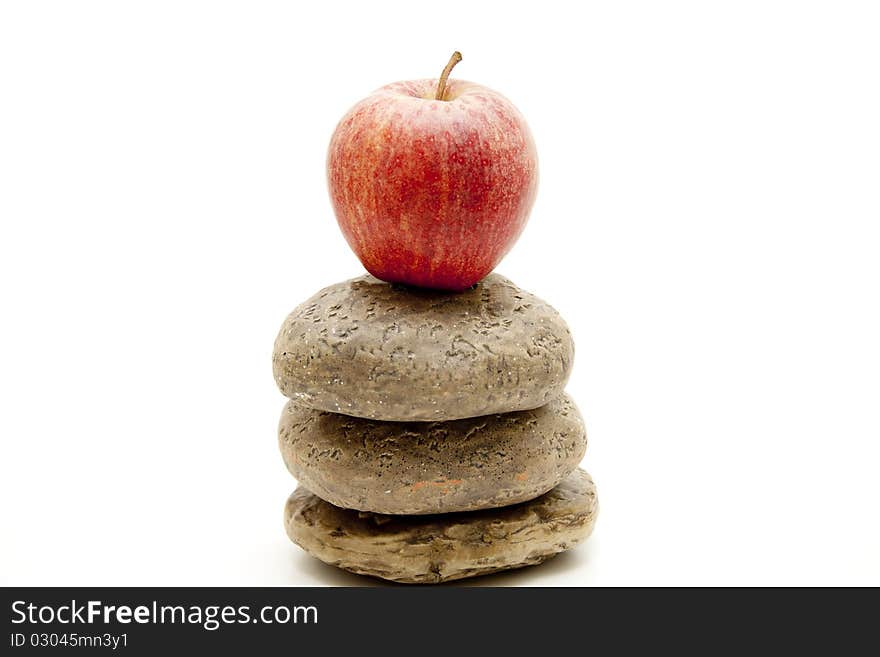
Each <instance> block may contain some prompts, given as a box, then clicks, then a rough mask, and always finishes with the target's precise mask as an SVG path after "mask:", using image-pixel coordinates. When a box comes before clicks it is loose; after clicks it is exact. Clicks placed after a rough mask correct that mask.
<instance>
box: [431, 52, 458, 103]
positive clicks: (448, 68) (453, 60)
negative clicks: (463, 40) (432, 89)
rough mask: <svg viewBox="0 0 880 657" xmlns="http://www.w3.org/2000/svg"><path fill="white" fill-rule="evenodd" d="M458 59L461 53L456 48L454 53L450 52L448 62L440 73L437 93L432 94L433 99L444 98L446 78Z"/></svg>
mask: <svg viewBox="0 0 880 657" xmlns="http://www.w3.org/2000/svg"><path fill="white" fill-rule="evenodd" d="M460 61H461V53H460V52H458V51H457V50H456V51H455V52H454V53H452V57H450V58H449V63H448V64H447V65H446V68H444V69H443V72H442V73H441V74H440V81H439V82H438V83H437V95H436V96H434V99H435V100H446V99H445V98H444V97H443V96H445V95H446V80H447V79H448V78H449V74H450V73H452V69H453V68H455V65H456V64H458V63H459V62H460Z"/></svg>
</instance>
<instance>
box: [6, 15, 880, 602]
mask: <svg viewBox="0 0 880 657" xmlns="http://www.w3.org/2000/svg"><path fill="white" fill-rule="evenodd" d="M878 34H880V10H878V6H877V4H876V3H872V2H862V3H858V2H830V1H829V2H808V1H798V2H778V1H776V2H774V1H768V0H762V1H755V2H752V1H746V0H739V1H737V2H714V3H707V2H698V1H694V2H664V3H657V2H625V1H623V2H622V1H616V2H605V3H558V4H554V3H552V2H529V3H514V2H497V3H489V2H461V3H459V2H452V1H451V0H447V1H445V2H442V3H432V4H427V3H416V2H412V1H409V2H399V3H379V2H364V3H358V4H351V5H350V6H343V5H342V4H340V3H339V2H332V3H331V2H310V3H305V2H283V3H270V2H180V1H176V2H159V1H154V2H139V3H135V2H77V3H72V2H23V1H22V2H4V3H3V4H2V5H0V221H2V233H0V286H2V288H0V294H2V297H0V299H2V305H0V313H2V320H0V334H2V335H0V440H2V458H0V504H2V515H0V522H2V539H0V583H3V584H24V585H37V584H40V585H48V584H94V585H99V584H102V585H103V584H107V585H134V584H181V585H186V584H217V585H220V584H266V585H273V584H310V585H321V584H331V585H332V584H372V583H373V582H372V581H371V580H366V579H363V578H359V577H356V576H353V575H348V574H346V573H343V572H341V571H336V570H335V569H333V568H330V567H328V566H323V565H322V564H320V563H318V562H316V561H314V560H312V559H311V558H309V557H308V556H306V555H305V554H304V553H303V552H301V551H300V550H299V549H298V548H296V547H295V546H293V545H292V544H291V543H290V542H289V541H288V540H287V538H286V536H285V535H284V532H283V529H282V522H281V513H282V507H283V503H284V500H285V498H286V496H287V495H288V493H289V492H290V491H291V490H292V489H293V487H294V482H293V480H292V479H291V478H290V476H289V475H288V474H287V472H286V471H285V469H284V466H283V464H282V462H281V459H280V457H279V455H278V453H277V447H276V437H275V429H276V422H277V419H278V417H279V414H280V411H281V408H282V405H283V398H282V396H281V395H280V393H278V392H277V390H276V388H275V385H274V382H273V379H272V374H271V365H270V354H271V348H272V342H273V340H274V338H275V332H276V331H277V329H278V327H279V326H280V323H281V321H282V319H283V318H284V316H285V315H286V314H287V313H288V312H289V311H290V310H291V309H292V308H293V307H294V306H295V305H297V304H298V303H299V302H300V301H302V300H304V299H305V298H306V297H308V296H310V295H311V294H312V293H313V292H315V291H316V290H317V289H318V288H320V287H323V286H325V285H328V284H331V283H334V282H336V281H340V280H343V279H345V278H349V277H352V276H355V275H358V274H359V273H360V272H361V271H362V269H361V266H360V264H359V263H358V261H357V260H356V258H355V257H354V256H353V255H352V253H351V252H350V251H349V249H348V247H347V246H346V244H345V242H344V240H343V238H342V236H341V233H340V232H339V230H338V228H337V226H336V223H335V220H334V218H333V215H332V212H331V209H330V205H329V201H328V197H327V192H326V185H325V179H324V158H325V152H326V146H327V143H328V140H329V137H330V134H331V132H332V130H333V128H334V126H335V123H336V121H337V120H338V119H339V118H340V117H341V116H342V114H343V113H344V112H345V111H346V110H347V109H348V107H349V106H350V105H352V104H353V103H354V102H356V101H357V100H359V99H360V98H362V97H363V96H365V95H366V94H368V93H369V92H370V91H372V90H373V89H374V88H376V87H378V86H380V85H382V84H385V83H387V82H391V81H394V80H398V79H409V78H421V77H434V76H436V75H437V74H438V73H439V71H440V69H441V68H442V67H443V65H444V64H445V63H446V60H447V58H448V57H449V54H450V53H451V51H452V50H453V49H455V48H457V49H460V50H461V51H462V53H463V54H464V61H463V62H462V63H461V64H459V66H458V68H457V69H456V77H462V78H465V79H470V80H473V81H477V82H481V83H484V84H486V85H487V86H490V87H493V88H495V89H497V90H499V91H501V92H502V93H504V94H505V95H507V96H508V97H509V98H510V99H511V100H512V101H513V102H514V103H515V104H516V105H517V106H518V107H519V108H520V110H521V111H522V112H523V114H524V115H525V116H526V117H527V119H528V121H529V123H530V124H531V127H532V130H533V132H534V134H535V138H536V141H537V144H538V150H539V153H540V158H541V186H540V191H539V195H538V201H537V203H536V205H535V208H534V211H533V213H532V218H531V222H530V224H529V226H528V228H527V230H526V232H525V234H524V235H523V237H522V239H521V240H520V242H519V243H518V244H517V246H516V247H515V248H514V250H513V251H512V253H511V254H510V255H509V256H508V257H507V258H506V259H505V260H504V262H503V263H502V264H501V265H500V267H499V271H500V272H501V273H503V274H505V275H507V276H509V277H510V278H512V279H513V280H514V281H515V282H517V283H518V284H519V285H521V286H523V287H525V288H527V289H529V290H531V291H533V292H535V293H536V294H538V295H540V296H542V297H544V298H545V299H547V300H548V301H550V302H551V303H552V304H554V305H555V306H556V307H557V308H558V309H559V310H560V311H561V312H562V314H563V316H565V317H566V319H567V320H568V322H569V325H570V326H571V329H572V331H573V333H574V336H575V340H576V343H577V359H576V363H575V370H574V374H573V376H572V379H571V383H570V385H569V392H571V393H572V394H573V395H574V397H575V398H576V399H577V400H578V402H579V404H580V406H581V409H582V411H583V413H584V415H585V417H586V420H587V426H588V430H589V435H590V446H589V449H588V451H587V457H586V459H585V461H584V466H585V467H586V468H587V469H589V470H590V472H591V473H592V474H593V476H594V478H595V480H596V482H597V484H598V486H599V493H600V499H601V503H602V513H601V514H600V518H599V521H598V524H597V527H596V532H595V534H594V536H593V538H592V539H591V540H590V541H589V543H587V544H585V545H584V546H582V547H580V548H578V549H576V550H575V551H573V552H572V553H569V554H566V555H564V556H562V557H560V558H558V559H556V560H554V561H552V562H549V563H547V564H546V565H544V566H542V567H538V568H533V569H528V570H525V571H522V572H519V573H512V574H505V575H499V576H495V577H492V578H487V579H484V580H482V581H481V582H477V581H474V582H472V583H474V584H477V583H484V584H498V585H533V584H544V585H599V584H602V585H654V584H672V585H684V584H695V585H708V584H734V585H737V584H768V585H775V584H875V585H876V584H880V523H878V516H880V483H878V464H880V346H878V345H880V293H878V283H880V257H878V253H880V84H878V82H880V77H878V68H880V38H878Z"/></svg>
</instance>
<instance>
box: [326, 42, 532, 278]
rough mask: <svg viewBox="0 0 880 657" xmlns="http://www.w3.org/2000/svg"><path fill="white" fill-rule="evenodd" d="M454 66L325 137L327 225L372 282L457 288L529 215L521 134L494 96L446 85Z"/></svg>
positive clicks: (527, 149) (372, 103) (486, 264)
mask: <svg viewBox="0 0 880 657" xmlns="http://www.w3.org/2000/svg"><path fill="white" fill-rule="evenodd" d="M460 59H461V56H460V55H458V53H456V54H455V55H453V59H451V60H450V62H449V65H447V67H446V70H444V72H443V75H442V76H441V77H440V79H439V80H437V79H433V80H412V81H408V82H396V83H394V84H389V85H387V86H385V87H382V88H381V89H378V90H377V91H375V92H374V93H373V94H371V95H370V96H368V97H367V98H365V99H364V100H362V101H361V102H359V103H358V104H357V105H355V106H354V107H353V108H352V109H351V110H349V112H348V114H346V115H345V116H344V117H343V118H342V120H341V121H340V122H339V125H338V126H337V127H336V131H335V132H334V133H333V137H332V139H331V140H330V149H329V153H328V156H327V180H328V183H329V187H330V199H331V202H332V203H333V210H334V212H335V213H336V219H337V221H338V222H339V227H340V228H341V229H342V233H343V234H344V235H345V239H346V240H347V241H348V244H349V245H350V246H351V248H352V249H353V250H354V252H355V254H357V256H358V258H360V260H361V262H362V263H363V265H364V267H366V269H367V271H369V272H370V273H371V274H373V275H374V276H376V277H377V278H381V279H382V280H385V281H390V282H395V283H406V284H409V285H417V286H421V287H429V288H438V289H444V290H463V289H465V288H467V287H470V286H471V285H473V284H474V283H476V282H477V281H479V280H480V279H482V278H483V277H484V276H486V275H487V274H488V273H489V272H491V271H492V269H494V268H495V266H496V265H497V264H498V262H499V261H500V260H501V258H503V257H504V255H505V254H506V253H507V252H508V251H509V250H510V248H511V246H513V243H514V242H515V241H516V239H517V238H518V237H519V235H520V233H521V232H522V230H523V228H524V227H525V224H526V221H527V220H528V218H529V212H530V211H531V209H532V204H533V203H534V201H535V194H536V191H537V184H538V157H537V153H536V151H535V144H534V141H533V139H532V135H531V132H530V131H529V128H528V126H527V125H526V122H525V119H523V117H522V115H521V114H520V113H519V111H518V110H517V109H516V108H515V107H514V106H513V104H512V103H511V102H510V101H509V100H507V99H506V98H505V97H504V96H502V95H501V94H499V93H497V92H495V91H492V90H491V89H487V88H486V87H482V86H480V85H477V84H474V83H471V82H464V81H461V80H448V81H447V77H448V74H449V71H450V70H451V68H452V67H453V66H454V65H455V63H456V62H457V61H458V60H460ZM438 99H439V100H438Z"/></svg>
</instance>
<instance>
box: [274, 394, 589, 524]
mask: <svg viewBox="0 0 880 657" xmlns="http://www.w3.org/2000/svg"><path fill="white" fill-rule="evenodd" d="M278 436H279V441H278V442H279V446H280V448H281V454H282V456H283V457H284V462H285V464H286V465H287V468H288V469H289V470H290V472H291V473H292V474H293V476H294V477H296V478H297V480H298V481H299V483H300V484H302V485H303V486H305V487H306V488H308V489H309V490H310V491H311V492H313V493H314V494H315V495H317V496H318V497H321V498H323V499H325V500H327V501H328V502H330V503H332V504H335V505H336V506H341V507H344V508H346V509H357V510H360V511H372V512H375V513H387V514H427V513H449V512H453V511H473V510H476V509H488V508H492V507H499V506H508V505H510V504H516V503H518V502H524V501H526V500H530V499H533V498H535V497H538V496H539V495H541V494H543V493H546V492H547V491H548V490H550V489H551V488H553V487H554V486H556V484H558V483H559V482H560V481H562V480H563V479H564V478H565V477H566V476H567V475H568V474H569V473H570V472H571V471H572V470H574V469H575V468H576V467H577V465H578V463H580V461H581V459H582V458H583V457H584V451H585V450H586V447H587V434H586V431H585V430H584V424H583V420H582V419H581V416H580V413H579V412H578V410H577V407H576V406H575V404H574V402H573V401H572V400H571V398H570V397H569V396H568V395H562V396H561V397H557V398H556V399H554V400H553V401H551V402H550V403H549V404H547V405H545V406H542V407H540V408H537V409H534V410H529V411H518V412H515V413H504V414H498V415H484V416H481V417H476V418H467V419H463V420H452V421H449V422H383V421H381V420H366V419H363V418H356V417H350V416H347V415H339V414H337V413H327V412H324V411H316V410H313V409H310V408H306V407H305V406H303V405H302V404H300V403H298V402H295V401H290V402H288V404H287V406H285V408H284V411H283V412H282V414H281V422H280V423H279V429H278Z"/></svg>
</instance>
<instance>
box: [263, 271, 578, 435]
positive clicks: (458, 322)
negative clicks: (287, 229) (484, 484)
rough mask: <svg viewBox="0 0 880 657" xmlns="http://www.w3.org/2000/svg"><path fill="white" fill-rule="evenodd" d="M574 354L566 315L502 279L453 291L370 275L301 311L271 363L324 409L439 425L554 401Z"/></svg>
mask: <svg viewBox="0 0 880 657" xmlns="http://www.w3.org/2000/svg"><path fill="white" fill-rule="evenodd" d="M573 359H574V344H573V342H572V339H571V334H570V333H569V330H568V327H567V326H566V325H565V322H564V321H563V320H562V318H561V317H560V316H559V313H558V312H556V310H554V309H553V308H552V307H551V306H550V305H548V304H547V303H546V302H544V301H542V300H541V299H539V298H538V297H536V296H534V295H533V294H530V293H528V292H525V291H523V290H521V289H520V288H518V287H517V286H516V285H514V284H513V283H511V282H510V281H509V280H507V279H506V278H504V277H503V276H499V275H498V274H490V275H489V276H487V277H486V278H485V279H483V280H482V281H480V282H479V283H477V284H476V285H475V286H473V287H472V288H470V289H468V290H465V291H464V292H457V293H450V292H438V291H434V290H425V289H419V288H408V287H403V286H400V285H392V284H389V283H384V282H382V281H380V280H378V279H376V278H373V277H372V276H369V275H365V276H361V277H360V278H355V279H352V280H349V281H345V282H343V283H338V284H336V285H331V286H330V287H327V288H324V289H323V290H321V291H320V292H318V293H317V294H316V295H314V296H313V297H312V298H310V299H308V300H307V301H306V302H304V303H303V304H301V305H300V306H299V307H297V308H296V309H295V310H294V311H293V312H292V313H291V314H290V315H289V316H288V317H287V319H286V320H285V321H284V324H283V325H282V326H281V331H280V332H279V333H278V337H277V339H276V340H275V349H274V351H273V354H272V366H273V371H274V374H275V381H276V383H277V384H278V387H279V388H280V389H281V392H282V393H284V394H285V395H286V396H287V397H290V398H291V399H296V400H298V401H300V402H301V403H302V404H304V405H306V406H309V407H311V408H314V409H317V410H321V411H329V412H335V413H343V414H345V415H353V416H357V417H364V418H371V419H376V420H390V421H413V420H415V421H440V420H456V419H461V418H466V417H474V416H478V415H488V414H491V413H507V412H511V411H522V410H529V409H533V408H537V407H539V406H543V405H544V404H546V403H547V402H549V401H550V400H552V399H554V398H555V397H557V396H558V395H560V394H561V393H562V390H563V388H564V387H565V384H566V382H567V381H568V376H569V374H570V373H571V367H572V362H573Z"/></svg>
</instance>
